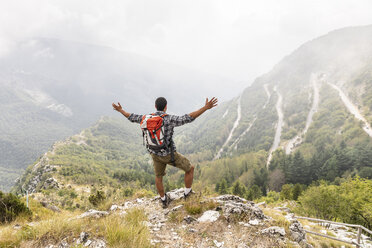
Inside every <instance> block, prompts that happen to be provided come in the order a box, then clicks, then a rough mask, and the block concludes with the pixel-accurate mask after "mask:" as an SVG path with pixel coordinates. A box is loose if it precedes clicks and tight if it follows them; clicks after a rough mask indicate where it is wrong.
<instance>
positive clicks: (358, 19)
mask: <svg viewBox="0 0 372 248" xmlns="http://www.w3.org/2000/svg"><path fill="white" fill-rule="evenodd" d="M367 24H372V1H371V0H330V1H326V0H322V1H318V0H310V1H302V0H261V1H258V0H256V1H248V0H223V1H222V0H184V1H179V0H161V1H159V0H147V1H144V0H59V1H56V0H44V1H43V0H32V1H30V0H24V1H19V0H9V1H7V0H0V54H4V53H6V52H7V51H9V49H11V48H12V46H13V45H14V44H15V42H16V41H17V40H19V39H24V38H27V37H52V38H60V39H65V40H73V41H81V42H88V43H94V44H99V45H106V46H110V47H114V48H117V49H120V50H123V51H129V52H134V53H139V54H142V55H146V56H148V57H153V58H157V59H161V60H164V61H168V62H172V63H175V64H180V65H183V66H186V67H192V68H195V69H198V70H201V71H205V72H208V73H212V74H219V75H222V76H225V77H227V78H230V79H232V80H233V81H234V84H230V85H232V86H231V88H233V89H242V88H244V87H245V86H247V85H248V84H249V83H251V82H252V80H253V79H254V78H255V77H257V76H259V75H260V74H262V73H264V72H267V71H269V70H270V69H271V68H272V66H273V65H275V64H276V63H277V62H278V61H279V60H280V59H281V58H282V57H283V56H285V55H287V54H289V53H290V52H291V51H293V50H294V49H295V48H297V47H298V46H299V45H301V44H302V43H304V42H306V41H308V40H311V39H313V38H315V37H317V36H320V35H323V34H326V33H327V32H329V31H331V30H334V29H338V28H342V27H346V26H353V25H367Z"/></svg>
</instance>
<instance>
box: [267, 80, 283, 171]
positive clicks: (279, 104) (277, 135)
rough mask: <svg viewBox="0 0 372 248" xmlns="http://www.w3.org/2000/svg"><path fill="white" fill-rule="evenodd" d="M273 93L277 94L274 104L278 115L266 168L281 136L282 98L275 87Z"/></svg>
mask: <svg viewBox="0 0 372 248" xmlns="http://www.w3.org/2000/svg"><path fill="white" fill-rule="evenodd" d="M274 91H275V92H276V93H277V94H278V101H277V102H276V106H275V107H276V111H277V113H278V123H277V126H276V131H275V138H274V143H273V145H272V147H271V148H270V152H269V157H268V159H267V164H266V166H267V167H268V166H269V164H270V161H271V159H272V155H273V152H274V151H275V150H276V149H278V147H279V144H280V136H281V135H282V128H283V117H284V116H283V110H282V104H283V97H282V95H281V94H280V93H279V91H278V90H277V86H275V87H274Z"/></svg>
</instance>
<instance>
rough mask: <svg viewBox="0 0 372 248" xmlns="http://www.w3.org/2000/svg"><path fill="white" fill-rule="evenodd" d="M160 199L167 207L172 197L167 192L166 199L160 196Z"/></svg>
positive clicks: (164, 206)
mask: <svg viewBox="0 0 372 248" xmlns="http://www.w3.org/2000/svg"><path fill="white" fill-rule="evenodd" d="M160 201H161V203H162V204H163V208H167V207H168V205H169V203H170V198H169V196H168V195H167V194H165V200H164V201H163V200H162V199H161V198H160Z"/></svg>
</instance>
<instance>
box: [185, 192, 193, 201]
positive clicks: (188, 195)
mask: <svg viewBox="0 0 372 248" xmlns="http://www.w3.org/2000/svg"><path fill="white" fill-rule="evenodd" d="M193 194H195V192H194V191H192V190H191V191H190V192H189V193H188V194H185V192H184V193H183V199H185V200H186V199H187V198H189V197H190V195H193Z"/></svg>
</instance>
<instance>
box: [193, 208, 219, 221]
mask: <svg viewBox="0 0 372 248" xmlns="http://www.w3.org/2000/svg"><path fill="white" fill-rule="evenodd" d="M219 217H220V213H219V212H218V211H214V210H208V211H205V212H204V213H203V215H202V216H201V217H199V218H198V221H199V222H215V221H216V220H217V219H218V218H219Z"/></svg>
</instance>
